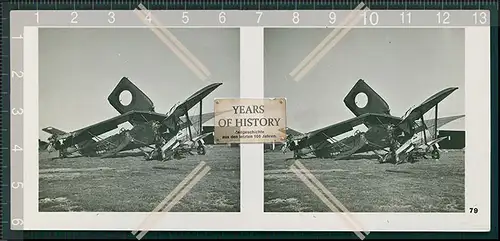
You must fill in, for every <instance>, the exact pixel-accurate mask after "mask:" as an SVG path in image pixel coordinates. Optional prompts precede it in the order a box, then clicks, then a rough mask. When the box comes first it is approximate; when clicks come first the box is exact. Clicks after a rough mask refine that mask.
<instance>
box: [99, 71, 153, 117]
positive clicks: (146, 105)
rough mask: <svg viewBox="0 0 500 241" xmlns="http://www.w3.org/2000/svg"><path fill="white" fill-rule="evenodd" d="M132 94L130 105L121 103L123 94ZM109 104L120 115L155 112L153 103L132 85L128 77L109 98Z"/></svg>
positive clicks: (123, 79)
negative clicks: (133, 112)
mask: <svg viewBox="0 0 500 241" xmlns="http://www.w3.org/2000/svg"><path fill="white" fill-rule="evenodd" d="M127 91H128V92H130V95H131V100H130V103H123V102H122V101H120V97H121V96H120V95H122V93H126V92H127ZM108 102H109V103H110V104H111V105H112V106H113V107H114V108H115V110H117V111H118V112H119V113H120V114H123V113H126V112H129V111H154V104H153V101H151V99H150V98H149V97H148V96H147V95H146V94H145V93H144V92H142V90H141V89H139V88H138V87H137V86H136V85H134V84H133V83H132V81H130V80H129V79H128V78H127V77H123V78H122V79H121V80H120V82H119V83H118V84H117V85H116V87H115V88H114V89H113V91H112V92H111V94H109V96H108Z"/></svg>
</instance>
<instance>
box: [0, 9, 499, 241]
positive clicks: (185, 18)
mask: <svg viewBox="0 0 500 241" xmlns="http://www.w3.org/2000/svg"><path fill="white" fill-rule="evenodd" d="M124 2H125V1H98V2H97V3H96V2H94V1H75V3H70V2H69V1H67V2H66V3H59V2H58V3H56V1H54V2H52V3H51V2H49V1H46V2H42V3H36V1H17V2H14V3H10V4H9V3H2V5H1V12H2V27H1V29H0V31H1V35H2V42H1V50H2V53H1V55H2V66H1V72H2V83H1V90H0V94H1V101H0V104H1V105H2V119H1V133H2V141H1V145H2V152H1V161H2V173H1V175H2V176H1V179H2V193H1V199H2V205H1V207H2V237H6V238H12V237H15V236H13V235H18V234H19V233H11V232H10V229H11V228H12V229H13V230H22V229H23V224H24V219H23V216H24V215H23V206H22V204H23V201H24V198H23V195H22V189H23V181H24V179H23V166H22V165H23V153H24V149H23V148H24V145H23V143H24V141H25V140H24V136H23V124H22V123H23V121H24V119H23V118H24V114H25V113H24V109H23V98H24V96H23V84H25V83H23V78H24V72H23V67H24V66H23V64H24V62H25V61H26V60H25V59H24V56H23V48H25V46H24V41H25V34H24V33H25V27H26V26H35V27H49V26H50V27H75V28H78V27H105V28H117V27H131V26H134V27H141V26H142V27H144V26H145V25H144V23H143V22H142V21H140V19H138V18H137V16H135V15H134V13H133V12H132V11H130V10H133V9H135V8H137V6H138V4H139V3H140V2H139V1H131V2H126V3H124ZM358 3H359V1H338V2H334V3H331V2H327V1H324V2H321V3H296V2H287V1H272V2H271V1H263V2H258V1H246V2H245V1H243V2H241V3H221V2H219V1H217V2H213V1H212V2H210V3H205V2H202V1H200V2H181V1H151V2H148V3H147V4H145V6H146V8H147V9H148V10H150V11H151V14H152V15H153V16H154V17H155V18H157V19H158V20H159V21H160V22H162V23H163V24H164V25H168V26H171V27H200V26H212V27H218V28H220V27H239V26H263V27H342V25H340V23H341V22H343V19H345V17H346V15H347V14H348V13H349V12H350V11H349V10H352V9H353V8H354V7H356V5H357V4H358ZM367 6H368V8H369V9H370V11H366V12H363V13H360V15H359V16H360V18H361V20H360V21H359V22H358V23H357V24H356V25H355V26H350V27H354V28H356V27H363V28H366V27H374V28H376V27H404V28H407V27H421V26H425V27H447V26H448V27H463V26H490V25H494V26H498V16H496V15H495V16H492V15H490V12H489V10H493V9H496V10H498V6H499V3H498V1H481V2H479V1H478V2H474V1H468V2H462V1H443V2H423V1H422V2H412V3H405V2H403V1H401V2H397V3H392V2H390V1H385V2H374V3H370V2H367ZM10 10H13V11H16V10H18V12H16V13H14V14H12V15H10V16H11V17H12V18H9V14H10ZM241 10H244V11H241ZM423 10H426V11H423ZM16 237H17V238H19V236H16ZM116 237H119V236H116Z"/></svg>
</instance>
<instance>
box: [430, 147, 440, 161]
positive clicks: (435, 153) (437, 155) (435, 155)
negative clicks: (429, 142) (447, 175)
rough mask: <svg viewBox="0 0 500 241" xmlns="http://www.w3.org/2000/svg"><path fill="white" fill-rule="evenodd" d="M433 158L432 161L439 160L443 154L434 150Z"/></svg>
mask: <svg viewBox="0 0 500 241" xmlns="http://www.w3.org/2000/svg"><path fill="white" fill-rule="evenodd" d="M431 157H432V159H435V160H437V159H439V158H440V157H441V154H440V153H439V151H438V150H437V149H434V150H432V152H431Z"/></svg>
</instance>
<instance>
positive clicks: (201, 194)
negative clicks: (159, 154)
mask: <svg viewBox="0 0 500 241" xmlns="http://www.w3.org/2000/svg"><path fill="white" fill-rule="evenodd" d="M51 154H52V156H53V155H57V153H51ZM143 159H144V158H143V157H142V156H135V157H134V156H129V157H119V158H104V159H99V158H88V157H76V158H65V159H52V158H51V157H50V156H49V155H48V153H42V154H40V162H39V167H40V172H39V173H40V175H39V181H40V182H39V188H40V192H39V210H40V211H41V212H54V211H55V212H64V211H73V212H149V211H152V210H153V209H154V208H155V207H156V206H157V205H158V204H159V203H160V202H161V201H162V200H163V199H164V198H165V197H166V196H167V195H168V194H169V193H170V191H172V190H173V189H174V188H175V187H176V186H177V185H178V184H179V183H180V182H181V181H182V180H183V179H184V178H185V177H186V176H187V175H188V174H189V173H190V172H191V171H192V170H193V169H194V168H195V167H196V166H197V165H198V164H199V163H200V161H205V162H206V165H207V166H209V167H210V168H211V170H210V171H209V172H208V174H207V175H205V176H204V177H203V178H202V179H201V180H200V181H199V182H198V183H197V184H196V185H195V186H194V187H193V189H191V191H190V192H189V193H188V194H187V195H186V196H184V198H183V199H181V201H180V202H179V203H178V204H177V205H175V206H174V208H173V209H172V210H171V212H239V210H240V150H239V148H231V147H227V146H207V154H206V155H204V156H198V155H194V156H188V157H187V158H184V159H181V160H172V161H166V162H159V161H144V160H143Z"/></svg>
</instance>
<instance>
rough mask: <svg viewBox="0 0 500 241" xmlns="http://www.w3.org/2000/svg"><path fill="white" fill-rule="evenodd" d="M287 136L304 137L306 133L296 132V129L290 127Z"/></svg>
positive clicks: (287, 129)
mask: <svg viewBox="0 0 500 241" xmlns="http://www.w3.org/2000/svg"><path fill="white" fill-rule="evenodd" d="M286 134H287V135H292V136H300V135H304V133H301V132H300V131H297V130H294V129H292V128H290V127H287V128H286Z"/></svg>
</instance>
